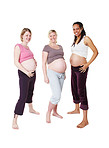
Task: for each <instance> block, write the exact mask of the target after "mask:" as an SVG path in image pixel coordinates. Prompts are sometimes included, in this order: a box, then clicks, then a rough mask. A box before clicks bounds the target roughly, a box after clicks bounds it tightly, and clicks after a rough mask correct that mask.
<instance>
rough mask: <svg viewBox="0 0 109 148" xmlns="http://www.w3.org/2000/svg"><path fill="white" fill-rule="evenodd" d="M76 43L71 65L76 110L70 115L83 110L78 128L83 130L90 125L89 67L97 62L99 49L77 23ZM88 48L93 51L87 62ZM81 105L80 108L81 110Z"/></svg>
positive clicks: (73, 48) (79, 23) (74, 27)
mask: <svg viewBox="0 0 109 148" xmlns="http://www.w3.org/2000/svg"><path fill="white" fill-rule="evenodd" d="M73 32H74V42H73V45H72V47H71V51H72V55H71V57H70V64H71V89H72V95H73V102H74V103H75V110H74V111H71V112H68V114H75V113H76V114H77V113H80V108H81V109H82V110H83V120H82V122H81V123H80V124H78V125H77V127H78V128H83V127H85V126H86V125H88V119H87V110H88V100H87V91H86V78H87V72H88V67H89V65H90V64H91V63H92V62H93V61H94V60H95V58H96V57H97V55H98V51H97V48H96V47H95V45H94V44H93V42H92V40H91V39H90V38H89V37H88V36H86V33H85V30H84V28H83V24H82V23H81V22H75V23H74V24H73ZM88 47H90V49H91V50H92V51H93V55H92V57H91V59H90V60H89V61H88V62H87V60H86V58H87V54H88ZM79 103H80V108H79Z"/></svg>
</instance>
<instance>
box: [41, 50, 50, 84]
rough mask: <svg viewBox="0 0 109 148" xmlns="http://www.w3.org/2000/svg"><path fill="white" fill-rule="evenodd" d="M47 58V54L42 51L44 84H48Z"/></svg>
mask: <svg viewBox="0 0 109 148" xmlns="http://www.w3.org/2000/svg"><path fill="white" fill-rule="evenodd" d="M47 57H48V53H47V52H44V51H43V52H42V70H43V74H44V81H45V82H46V83H49V79H48V76H47Z"/></svg>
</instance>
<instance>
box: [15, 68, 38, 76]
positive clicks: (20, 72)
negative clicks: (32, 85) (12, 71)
mask: <svg viewBox="0 0 109 148" xmlns="http://www.w3.org/2000/svg"><path fill="white" fill-rule="evenodd" d="M18 73H19V74H22V75H26V74H25V73H24V72H22V71H21V70H19V69H18ZM32 73H33V74H35V73H36V71H33V72H32ZM26 76H27V75H26Z"/></svg>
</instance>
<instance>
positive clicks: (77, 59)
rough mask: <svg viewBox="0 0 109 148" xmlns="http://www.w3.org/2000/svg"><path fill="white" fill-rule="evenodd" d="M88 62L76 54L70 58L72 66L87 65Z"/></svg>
mask: <svg viewBox="0 0 109 148" xmlns="http://www.w3.org/2000/svg"><path fill="white" fill-rule="evenodd" d="M86 63H87V61H86V58H84V57H81V56H79V55H76V54H72V55H71V57H70V64H71V65H72V66H75V67H76V66H80V65H82V64H86Z"/></svg>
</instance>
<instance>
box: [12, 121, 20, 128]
mask: <svg viewBox="0 0 109 148" xmlns="http://www.w3.org/2000/svg"><path fill="white" fill-rule="evenodd" d="M12 128H13V129H19V127H18V125H17V123H16V122H15V119H13V123H12Z"/></svg>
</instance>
